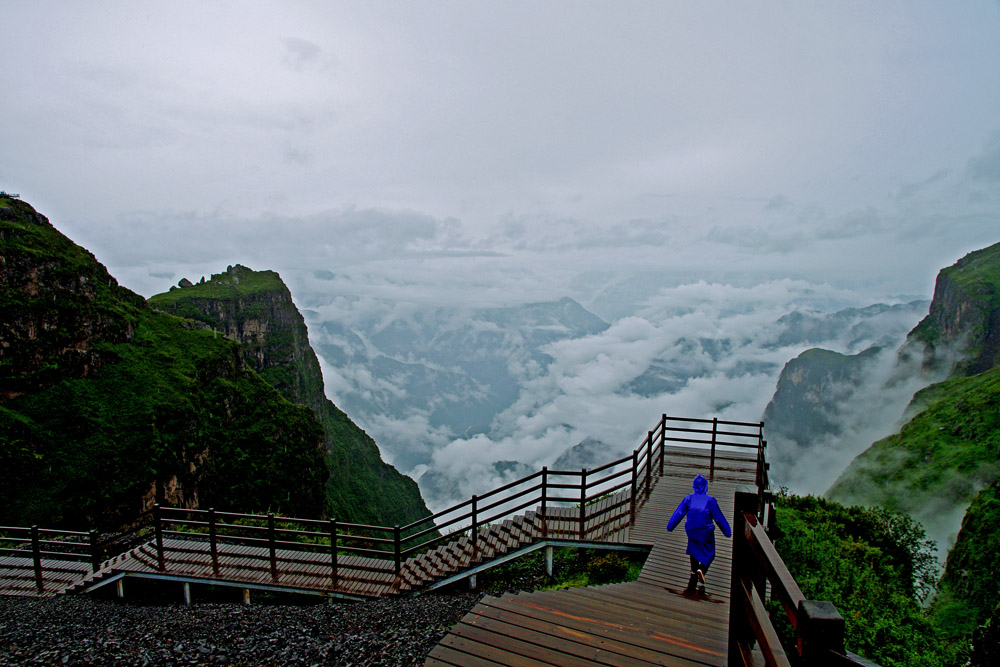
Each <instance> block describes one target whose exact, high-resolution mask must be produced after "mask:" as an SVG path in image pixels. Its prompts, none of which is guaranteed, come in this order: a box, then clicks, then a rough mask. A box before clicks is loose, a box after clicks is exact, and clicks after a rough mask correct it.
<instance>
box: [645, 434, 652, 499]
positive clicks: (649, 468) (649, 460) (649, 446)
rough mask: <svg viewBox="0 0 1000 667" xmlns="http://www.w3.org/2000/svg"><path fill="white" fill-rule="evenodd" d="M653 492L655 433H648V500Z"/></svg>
mask: <svg viewBox="0 0 1000 667" xmlns="http://www.w3.org/2000/svg"><path fill="white" fill-rule="evenodd" d="M652 491H653V432H652V431H647V433H646V500H649V494H650V493H652Z"/></svg>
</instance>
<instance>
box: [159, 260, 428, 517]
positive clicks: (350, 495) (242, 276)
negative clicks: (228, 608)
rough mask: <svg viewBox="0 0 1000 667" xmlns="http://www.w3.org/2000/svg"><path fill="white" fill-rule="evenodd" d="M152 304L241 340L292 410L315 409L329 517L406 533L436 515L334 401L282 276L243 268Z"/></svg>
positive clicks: (249, 358) (251, 360)
mask: <svg viewBox="0 0 1000 667" xmlns="http://www.w3.org/2000/svg"><path fill="white" fill-rule="evenodd" d="M149 302H150V304H152V305H153V306H154V307H156V308H160V309H163V310H166V311H168V312H171V313H173V314H175V315H179V316H182V317H185V318H188V319H190V320H195V321H197V322H200V323H202V324H203V325H206V326H208V327H210V328H211V329H213V330H218V331H222V332H223V333H225V334H226V335H227V336H230V337H232V338H234V339H236V340H238V341H239V342H240V343H241V345H242V346H243V351H244V357H245V359H246V361H247V363H248V364H250V365H251V367H252V368H253V369H254V370H255V371H257V373H259V374H260V376H261V377H262V378H264V380H265V381H266V382H268V383H269V384H271V385H272V386H273V387H274V388H275V389H277V390H278V391H279V392H280V393H281V395H282V396H284V397H285V398H286V399H288V400H289V401H291V402H292V403H296V404H299V405H304V406H308V407H310V408H312V410H313V411H314V413H315V414H316V417H317V418H318V419H319V421H320V424H321V425H322V426H323V432H324V436H325V441H326V450H327V459H326V460H327V465H328V467H329V469H330V480H329V483H328V484H327V486H326V505H325V509H326V513H327V515H328V516H333V517H336V518H337V519H339V520H341V521H347V522H351V523H363V524H379V525H395V524H399V525H406V524H409V523H411V522H413V521H417V520H418V519H422V518H424V517H426V516H429V515H430V512H429V511H428V510H427V508H426V507H425V506H424V503H423V500H422V499H421V497H420V491H419V489H418V488H417V484H416V482H414V481H413V480H412V479H410V478H409V477H406V476H404V475H402V474H400V473H399V471H397V470H396V469H395V468H393V467H392V466H390V465H388V464H386V463H385V462H384V461H382V458H381V455H380V454H379V450H378V446H377V445H376V444H375V442H374V441H373V440H372V439H371V438H370V437H369V436H368V434H366V433H365V432H364V431H362V430H361V429H360V428H358V426H357V425H356V424H355V423H354V422H352V421H351V420H350V419H349V418H348V416H347V415H346V414H344V413H343V412H342V411H341V410H340V409H338V408H337V407H336V406H335V405H334V404H333V403H332V402H330V401H329V400H327V398H326V396H325V392H324V389H323V376H322V373H321V371H320V367H319V361H318V359H317V358H316V354H315V353H314V352H313V350H312V348H311V347H310V345H309V337H308V332H307V330H306V326H305V321H304V320H303V318H302V315H301V314H300V313H299V311H298V310H297V309H296V308H295V305H294V303H293V302H292V297H291V294H290V293H289V291H288V288H287V287H286V286H285V284H284V282H282V280H281V278H280V277H279V276H278V274H277V273H275V272H273V271H253V270H251V269H249V268H247V267H245V266H239V265H237V266H235V267H229V268H228V269H227V270H226V272H225V273H221V274H215V275H213V276H212V278H211V280H209V281H207V282H203V283H198V284H196V285H191V286H188V287H183V288H177V289H172V290H170V291H169V292H166V293H165V294H158V295H156V296H154V297H151V298H150V300H149Z"/></svg>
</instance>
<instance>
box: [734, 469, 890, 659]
mask: <svg viewBox="0 0 1000 667" xmlns="http://www.w3.org/2000/svg"><path fill="white" fill-rule="evenodd" d="M760 496H761V494H760V493H759V492H758V491H756V490H751V489H750V488H747V489H745V490H737V492H736V499H735V510H734V512H733V515H734V516H733V567H732V598H731V600H730V607H729V613H730V617H729V637H730V649H729V664H730V665H746V666H748V667H749V665H753V664H755V662H754V660H753V656H752V653H751V650H752V648H753V646H754V643H756V644H757V646H758V648H759V649H760V652H761V654H762V655H763V657H764V661H765V664H766V665H768V667H785V666H790V665H792V664H801V665H810V666H811V665H816V666H817V667H826V666H830V667H834V666H837V665H861V666H865V667H878V666H877V665H875V663H872V662H870V661H868V660H866V659H864V658H862V657H860V656H857V655H854V654H853V653H850V652H848V651H846V650H845V649H844V619H843V617H841V615H840V613H839V612H838V611H837V608H836V607H835V606H834V605H833V604H832V603H830V602H825V601H816V600H807V599H806V598H805V596H804V595H803V594H802V591H801V590H800V589H799V585H798V584H797V583H796V582H795V579H794V578H793V577H792V575H791V573H790V572H789V571H788V568H787V567H785V564H784V562H783V561H782V560H781V556H779V555H778V552H777V550H776V549H775V548H774V544H772V542H771V540H770V538H769V537H768V535H767V531H765V529H764V523H763V522H764V520H771V518H772V517H773V508H772V507H768V508H767V511H766V512H765V513H759V507H760V506H761V505H760ZM768 583H770V585H771V599H772V600H777V601H778V602H779V603H780V604H781V607H782V609H783V610H784V612H785V614H786V615H787V616H788V620H789V621H790V622H791V625H792V628H793V629H794V631H795V648H794V654H793V656H791V657H792V658H794V660H791V659H790V656H788V655H787V654H786V652H785V650H784V648H782V645H781V642H780V641H779V638H778V633H777V632H776V631H775V629H774V626H773V624H772V623H771V620H770V617H769V616H768V613H767V609H766V608H765V607H764V602H763V600H764V598H765V597H766V586H767V584H768Z"/></svg>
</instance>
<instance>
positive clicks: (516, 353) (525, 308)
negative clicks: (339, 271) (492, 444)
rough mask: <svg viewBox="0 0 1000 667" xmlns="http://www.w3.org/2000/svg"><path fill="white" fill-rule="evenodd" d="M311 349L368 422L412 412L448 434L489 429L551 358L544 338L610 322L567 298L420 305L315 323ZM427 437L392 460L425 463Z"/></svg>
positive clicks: (347, 403)
mask: <svg viewBox="0 0 1000 667" xmlns="http://www.w3.org/2000/svg"><path fill="white" fill-rule="evenodd" d="M316 328H317V329H318V330H319V334H318V336H317V341H318V344H317V349H318V351H319V353H320V354H321V355H322V356H323V358H324V359H325V360H326V362H327V363H328V364H330V365H331V366H332V367H333V368H334V369H335V370H336V371H338V372H339V373H341V374H343V375H344V376H345V377H346V378H348V381H349V382H350V385H351V387H350V389H344V390H342V391H341V392H340V393H339V394H338V397H337V398H338V402H340V403H341V405H343V407H344V409H345V410H347V411H348V412H350V413H351V414H353V415H356V417H357V418H358V419H359V421H361V422H362V423H366V424H379V423H383V422H385V421H387V420H390V421H391V420H397V421H398V422H399V423H403V424H405V423H406V422H407V421H408V420H410V419H413V418H414V417H415V416H419V418H420V419H422V420H426V422H427V424H428V425H429V428H430V429H431V430H437V431H440V432H443V433H446V434H447V437H456V436H459V435H462V436H466V437H468V436H470V435H473V434H477V433H485V432H487V431H489V429H490V427H491V423H492V421H493V418H494V417H495V416H496V415H497V414H499V413H500V412H502V411H503V410H504V409H506V408H508V407H510V406H511V405H512V404H513V403H514V402H515V400H517V397H518V395H519V393H520V388H521V385H522V384H523V382H525V381H526V380H527V379H530V378H533V377H538V376H540V375H541V374H543V373H544V372H545V370H546V368H547V367H548V365H549V364H550V363H551V361H552V360H551V358H550V357H549V356H548V355H547V354H545V352H544V351H543V348H544V346H545V345H548V344H550V343H554V342H557V341H560V340H566V339H571V338H581V337H584V336H589V335H594V334H598V333H601V332H602V331H604V330H606V329H607V328H608V325H607V324H606V323H605V322H604V321H603V320H601V319H600V318H598V317H597V316H596V315H593V314H592V313H590V312H588V311H587V310H585V309H584V308H583V307H582V306H581V305H580V304H578V303H577V302H576V301H573V300H572V299H568V298H564V299H560V300H558V301H551V302H541V303H530V304H524V305H520V306H512V307H504V308H483V309H475V310H463V309H442V308H435V309H431V310H425V311H418V312H416V313H413V314H408V315H406V316H405V317H396V318H390V319H385V318H382V317H379V318H375V319H372V320H369V321H364V322H360V323H356V324H355V325H353V326H350V327H348V326H345V325H344V324H342V323H340V322H335V321H324V322H321V323H319V324H318V326H317V327H316ZM431 446H432V445H431V443H420V444H415V445H411V446H410V447H407V448H401V449H400V450H399V451H397V452H396V459H395V460H396V462H397V463H398V464H399V465H401V466H402V467H404V468H412V467H414V466H416V465H418V464H421V463H427V462H428V461H429V453H430V448H431Z"/></svg>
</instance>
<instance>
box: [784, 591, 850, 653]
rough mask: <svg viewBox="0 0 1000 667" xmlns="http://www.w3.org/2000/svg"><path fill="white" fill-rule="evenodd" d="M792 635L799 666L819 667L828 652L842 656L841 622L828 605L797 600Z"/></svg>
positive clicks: (842, 622)
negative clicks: (811, 666)
mask: <svg viewBox="0 0 1000 667" xmlns="http://www.w3.org/2000/svg"><path fill="white" fill-rule="evenodd" d="M797 618H798V622H797V626H798V627H797V628H796V631H795V635H796V637H795V639H796V645H797V646H796V648H797V650H798V654H799V656H800V657H801V659H802V664H803V665H820V664H823V663H824V662H825V661H826V656H827V654H828V652H829V651H834V652H835V653H839V654H841V655H843V654H844V618H843V617H842V616H841V615H840V612H838V611H837V608H836V607H835V606H834V605H833V603H832V602H824V601H818V600H801V601H799V609H798V613H797Z"/></svg>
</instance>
